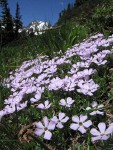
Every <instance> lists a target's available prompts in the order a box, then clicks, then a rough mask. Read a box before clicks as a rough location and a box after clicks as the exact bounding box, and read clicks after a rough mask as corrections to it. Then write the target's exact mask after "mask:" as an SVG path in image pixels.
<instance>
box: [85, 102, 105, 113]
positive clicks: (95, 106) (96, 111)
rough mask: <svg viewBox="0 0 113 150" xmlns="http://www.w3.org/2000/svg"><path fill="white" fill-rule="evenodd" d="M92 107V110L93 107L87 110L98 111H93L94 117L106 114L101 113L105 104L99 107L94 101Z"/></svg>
mask: <svg viewBox="0 0 113 150" xmlns="http://www.w3.org/2000/svg"><path fill="white" fill-rule="evenodd" d="M91 106H92V108H91V107H87V108H86V110H90V109H97V110H94V111H92V112H91V113H90V115H91V116H94V115H96V114H99V115H103V114H104V112H102V111H100V110H101V109H102V108H103V107H104V105H103V104H101V105H98V103H97V102H96V101H93V102H92V103H91Z"/></svg>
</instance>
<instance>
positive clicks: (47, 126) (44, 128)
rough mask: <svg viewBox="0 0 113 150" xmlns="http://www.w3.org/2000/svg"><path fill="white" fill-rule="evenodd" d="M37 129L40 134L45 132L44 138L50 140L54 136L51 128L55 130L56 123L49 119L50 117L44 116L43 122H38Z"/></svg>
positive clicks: (36, 132)
mask: <svg viewBox="0 0 113 150" xmlns="http://www.w3.org/2000/svg"><path fill="white" fill-rule="evenodd" d="M35 125H36V129H35V131H34V133H35V134H36V135H38V136H41V135H42V134H44V139H46V140H50V139H51V137H52V133H51V132H50V131H49V130H54V128H55V124H54V123H53V122H52V121H50V122H49V121H48V118H47V117H46V116H45V117H44V118H43V123H42V122H40V121H39V122H36V123H35Z"/></svg>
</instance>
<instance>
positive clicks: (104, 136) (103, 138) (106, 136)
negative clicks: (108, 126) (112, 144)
mask: <svg viewBox="0 0 113 150" xmlns="http://www.w3.org/2000/svg"><path fill="white" fill-rule="evenodd" d="M109 137H110V136H109V135H103V136H102V137H101V139H102V140H107V139H108V138H109Z"/></svg>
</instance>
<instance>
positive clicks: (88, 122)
mask: <svg viewBox="0 0 113 150" xmlns="http://www.w3.org/2000/svg"><path fill="white" fill-rule="evenodd" d="M83 125H84V127H86V128H89V127H90V126H91V125H92V121H91V120H88V121H86V122H84V123H83Z"/></svg>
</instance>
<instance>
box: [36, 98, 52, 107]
mask: <svg viewBox="0 0 113 150" xmlns="http://www.w3.org/2000/svg"><path fill="white" fill-rule="evenodd" d="M50 106H51V103H49V101H48V100H46V101H45V102H44V104H42V103H40V104H39V105H38V106H37V108H40V109H48V108H50Z"/></svg>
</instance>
